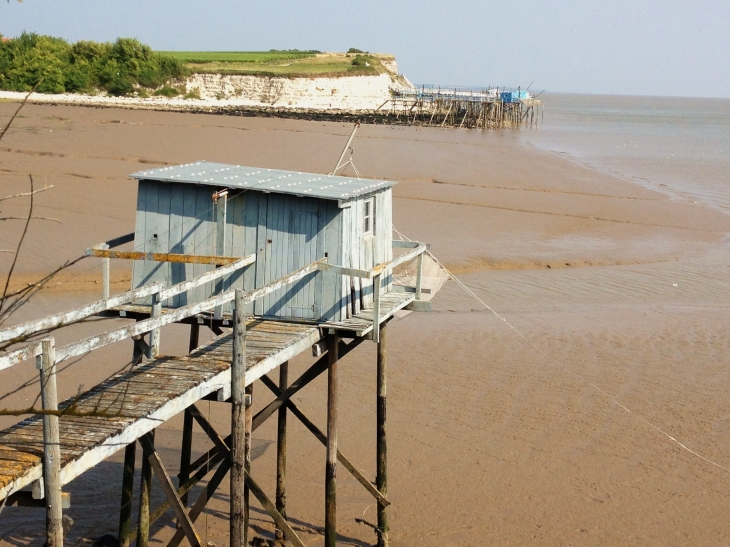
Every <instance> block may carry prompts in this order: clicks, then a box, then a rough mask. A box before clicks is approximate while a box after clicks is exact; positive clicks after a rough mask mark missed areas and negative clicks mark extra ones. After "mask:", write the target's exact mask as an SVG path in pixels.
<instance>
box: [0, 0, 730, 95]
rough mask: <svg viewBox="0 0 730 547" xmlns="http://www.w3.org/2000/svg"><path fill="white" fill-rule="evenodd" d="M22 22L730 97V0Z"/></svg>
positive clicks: (151, 14)
mask: <svg viewBox="0 0 730 547" xmlns="http://www.w3.org/2000/svg"><path fill="white" fill-rule="evenodd" d="M23 30H26V31H32V32H37V33H41V34H51V35H54V36H60V37H63V38H65V39H67V40H69V41H76V40H80V39H86V40H99V41H111V40H114V39H116V38H117V37H119V36H129V37H135V38H138V39H139V40H141V41H142V42H145V43H147V44H149V45H150V46H152V47H153V48H155V49H160V50H165V49H169V50H204V51H241V50H269V49H293V48H296V49H317V50H321V51H344V50H347V49H348V48H350V47H356V48H359V49H363V50H367V51H374V52H382V53H391V54H393V55H395V56H396V57H397V59H398V64H399V67H400V71H401V72H402V73H403V74H405V75H406V76H407V77H408V78H409V79H410V80H411V81H413V82H416V83H433V84H438V85H470V86H487V85H491V86H497V85H498V86H514V87H516V86H518V85H520V86H522V87H523V88H524V87H526V86H527V85H529V84H530V82H534V83H533V84H532V87H531V90H533V91H535V90H542V89H547V90H548V91H552V92H576V93H606V94H624V95H674V96H694V97H728V98H730V0H693V1H685V0H663V1H660V0H633V1H629V0H600V1H598V0H552V1H550V2H547V1H539V0H520V1H514V2H509V1H505V0H503V1H500V2H485V1H481V2H480V1H478V0H451V1H439V2H437V1H433V0H420V1H412V0H404V1H400V2H385V1H362V0H361V1H360V2H353V1H349V0H339V1H331V0H319V1H314V0H306V1H300V2H285V1H283V0H261V1H258V2H250V1H249V2H246V1H241V0H208V1H197V2H193V1H191V0H144V1H143V0H115V1H111V0H53V1H50V0H24V1H23V2H22V3H20V2H17V1H16V0H10V1H9V3H6V2H2V1H0V33H2V34H3V35H5V36H11V37H12V36H17V35H18V34H20V33H21V32H22V31H23Z"/></svg>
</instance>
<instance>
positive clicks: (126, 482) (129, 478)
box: [119, 441, 137, 547]
mask: <svg viewBox="0 0 730 547" xmlns="http://www.w3.org/2000/svg"><path fill="white" fill-rule="evenodd" d="M136 457H137V442H136V441H135V442H132V443H129V444H128V445H127V447H126V448H125V449H124V470H123V472H122V504H121V509H120V511H119V547H129V544H130V543H131V542H132V534H131V532H132V498H133V496H134V460H135V459H136Z"/></svg>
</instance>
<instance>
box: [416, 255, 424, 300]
mask: <svg viewBox="0 0 730 547" xmlns="http://www.w3.org/2000/svg"><path fill="white" fill-rule="evenodd" d="M422 285H423V253H421V254H420V255H418V260H417V263H416V300H420V299H421V286H422Z"/></svg>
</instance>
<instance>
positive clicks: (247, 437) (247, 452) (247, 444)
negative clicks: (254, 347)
mask: <svg viewBox="0 0 730 547" xmlns="http://www.w3.org/2000/svg"><path fill="white" fill-rule="evenodd" d="M252 402H253V385H249V386H246V389H245V396H244V439H243V442H244V448H243V453H244V465H243V469H244V471H245V473H246V475H248V474H250V473H251V440H252V439H251V432H252V431H253V427H252V426H253V405H252ZM250 497H251V491H250V488H249V485H248V483H245V484H244V485H243V522H244V528H245V529H244V535H243V537H244V543H243V544H244V545H248V527H249V522H250V518H251V505H250V502H251V500H250Z"/></svg>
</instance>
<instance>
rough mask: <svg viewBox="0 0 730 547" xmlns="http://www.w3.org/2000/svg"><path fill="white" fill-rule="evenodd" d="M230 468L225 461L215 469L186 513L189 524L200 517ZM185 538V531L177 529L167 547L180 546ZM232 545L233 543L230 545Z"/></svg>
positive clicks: (227, 461) (229, 463)
mask: <svg viewBox="0 0 730 547" xmlns="http://www.w3.org/2000/svg"><path fill="white" fill-rule="evenodd" d="M230 468H231V462H230V460H228V459H226V460H223V461H222V462H221V464H220V465H219V466H218V469H216V471H215V474H214V475H213V477H212V478H211V479H210V480H209V481H208V484H206V485H205V487H204V488H203V491H202V492H201V493H200V496H198V499H197V500H195V503H194V504H193V506H192V508H191V509H190V513H188V516H189V518H190V521H191V522H193V523H194V522H195V521H196V520H197V519H198V517H199V516H200V513H202V512H203V509H205V506H206V505H207V504H208V502H209V501H210V499H211V498H212V497H213V494H215V491H216V490H217V489H218V486H220V483H221V482H223V479H224V478H225V476H226V473H228V470H229V469H230ZM184 537H185V531H184V530H183V529H182V528H179V529H178V530H176V531H175V535H174V536H172V539H171V540H170V542H169V543H168V544H167V547H177V546H178V545H180V542H181V541H182V540H183V539H184ZM231 545H233V543H231Z"/></svg>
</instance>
